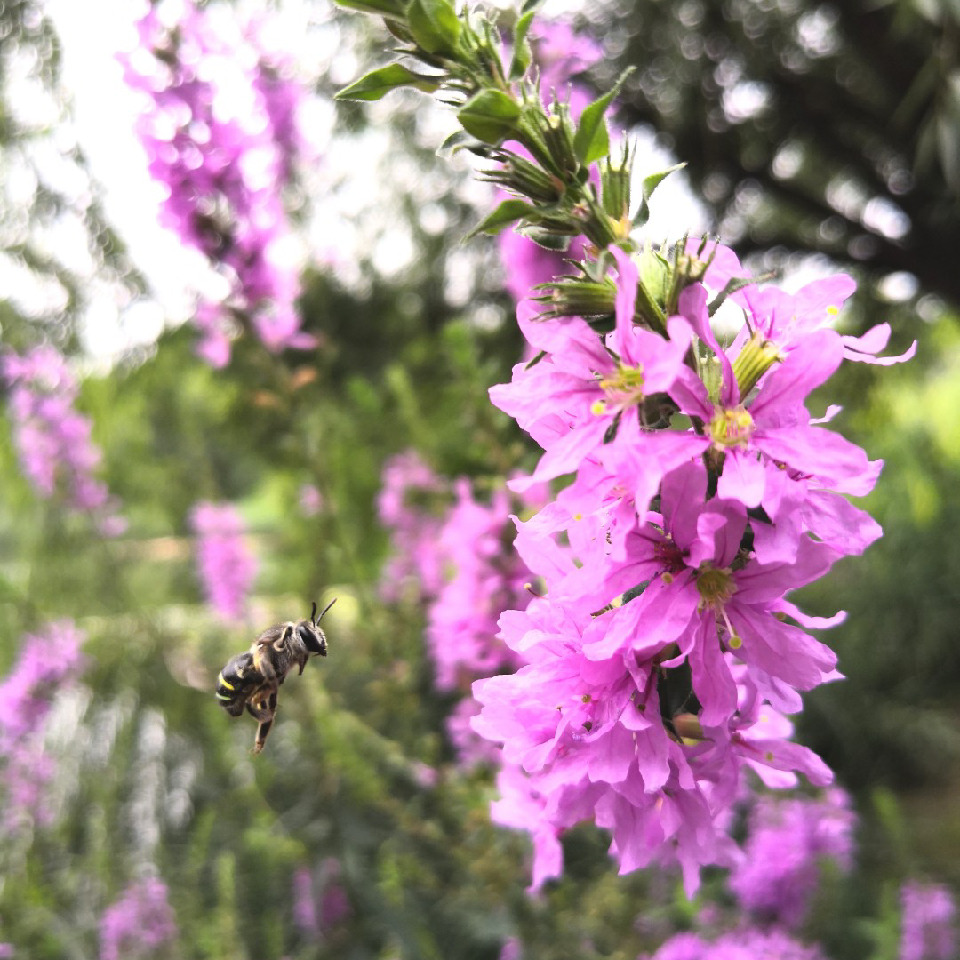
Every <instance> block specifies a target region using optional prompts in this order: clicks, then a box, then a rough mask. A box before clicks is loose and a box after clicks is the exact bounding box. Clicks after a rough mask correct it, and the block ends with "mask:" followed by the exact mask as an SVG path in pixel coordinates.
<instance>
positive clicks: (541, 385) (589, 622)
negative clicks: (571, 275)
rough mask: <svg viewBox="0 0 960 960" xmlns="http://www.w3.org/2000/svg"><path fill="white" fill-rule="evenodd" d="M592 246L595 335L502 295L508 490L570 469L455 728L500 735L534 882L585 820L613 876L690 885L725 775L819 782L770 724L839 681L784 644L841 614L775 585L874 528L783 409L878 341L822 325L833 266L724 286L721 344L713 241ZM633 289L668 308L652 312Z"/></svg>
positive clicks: (728, 845)
mask: <svg viewBox="0 0 960 960" xmlns="http://www.w3.org/2000/svg"><path fill="white" fill-rule="evenodd" d="M605 256H607V255H605ZM609 256H610V264H611V267H612V268H613V269H614V270H615V280H613V281H611V282H612V284H613V289H614V291H615V293H614V308H615V325H614V329H613V330H612V331H611V332H609V333H598V332H596V330H595V329H594V328H593V327H592V326H591V325H590V324H588V323H587V322H586V321H584V320H583V319H580V318H579V317H570V316H564V317H556V318H543V317H539V316H537V313H536V304H532V303H530V302H524V303H522V304H521V305H520V307H519V310H518V319H519V322H520V325H521V328H522V331H523V333H524V336H525V337H526V339H527V341H528V343H529V345H530V348H531V352H532V354H534V355H535V360H534V361H533V362H530V363H521V364H518V365H517V366H516V367H515V368H514V375H513V380H512V382H511V383H509V384H505V385H500V386H497V387H494V388H493V389H492V390H491V397H492V399H493V402H494V403H495V404H496V405H497V406H498V407H500V408H501V409H503V410H504V411H506V412H507V413H509V414H510V415H511V416H513V417H514V418H515V419H516V420H517V422H518V423H519V425H520V426H521V427H522V428H523V429H524V430H526V431H527V432H528V433H529V434H530V435H531V436H532V437H533V438H534V440H536V441H537V443H538V444H539V445H540V446H541V447H542V448H543V450H544V453H543V455H542V457H541V458H540V461H539V464H538V465H537V467H536V469H535V470H534V472H533V474H532V475H530V476H529V477H524V478H520V479H515V480H514V481H512V482H511V486H512V488H513V489H514V490H517V491H523V490H525V489H528V488H529V487H531V486H533V485H535V484H538V483H543V482H546V481H550V480H554V479H556V478H559V477H561V476H565V475H568V474H572V475H573V478H572V481H571V482H570V483H569V485H568V486H566V487H565V488H564V489H563V490H562V491H561V492H560V493H559V495H558V496H557V497H556V498H555V500H554V501H552V502H551V503H549V504H547V505H546V506H545V507H544V508H543V509H542V510H541V511H540V512H539V513H538V514H537V515H536V516H535V517H534V518H532V519H531V520H529V521H527V522H525V523H522V524H520V525H519V528H520V530H519V534H518V537H517V548H518V550H519V552H520V555H521V557H522V558H523V560H524V561H525V562H526V564H527V566H528V567H529V568H530V569H531V570H532V571H534V572H535V573H537V574H539V575H540V576H541V577H542V578H543V580H544V581H545V583H546V586H547V593H546V595H545V596H543V597H541V598H537V599H535V600H533V601H532V602H531V603H530V604H529V605H528V606H526V608H525V609H524V610H512V611H507V612H505V613H504V614H503V616H502V617H501V619H500V627H501V637H502V638H503V640H504V641H505V642H506V643H507V645H508V646H509V647H510V648H511V650H513V651H514V653H515V654H516V655H517V657H519V658H521V660H522V661H523V665H522V666H521V667H520V668H519V669H518V670H517V671H516V672H515V673H514V674H512V675H509V676H498V677H491V678H488V679H484V680H480V681H478V682H477V683H475V684H474V688H473V690H474V695H475V697H476V699H477V700H478V701H479V702H480V704H481V705H482V710H481V713H480V715H479V716H478V717H477V718H475V719H474V721H473V724H474V729H475V730H476V731H477V732H478V733H480V734H481V735H482V736H484V737H486V738H487V739H489V740H491V741H493V742H495V743H500V744H502V745H503V747H502V762H503V764H504V767H505V773H504V774H503V775H502V776H501V778H500V785H501V790H502V798H501V800H500V801H499V802H498V804H497V806H496V807H495V813H496V814H497V815H498V818H499V819H500V821H501V822H515V823H522V822H523V816H522V815H521V812H525V813H529V812H530V811H531V810H533V809H536V810H538V811H539V814H538V816H537V818H536V822H537V826H536V827H535V828H532V829H533V835H534V876H535V878H536V881H535V884H534V886H537V885H538V883H539V882H542V880H543V879H545V878H546V877H548V876H551V875H555V874H556V873H559V872H560V868H561V864H560V860H559V853H558V851H559V847H558V840H557V837H558V836H559V834H560V833H562V831H564V830H565V829H567V828H569V827H571V826H573V825H574V824H576V823H578V822H580V821H582V820H584V819H593V820H594V821H595V822H596V823H597V825H599V826H601V827H605V828H607V829H609V830H610V831H611V834H612V845H611V853H612V854H613V856H614V857H615V858H616V860H617V861H618V863H619V868H620V871H621V872H627V871H630V870H633V869H636V868H638V867H642V866H645V865H647V864H650V863H652V862H664V861H666V862H671V861H676V862H679V863H680V865H681V866H682V868H683V871H684V879H685V885H686V888H687V890H688V891H692V890H693V889H695V888H696V886H697V884H698V881H699V867H700V866H701V865H702V864H707V863H718V864H731V865H732V864H733V863H735V862H736V860H737V858H738V851H737V849H736V847H735V845H734V844H733V843H732V841H731V840H730V838H729V835H728V833H727V826H728V823H729V819H730V811H731V808H732V805H733V803H734V802H735V801H736V799H737V797H738V795H739V793H740V790H741V783H742V775H743V772H744V770H745V769H747V768H749V769H752V770H754V771H755V772H756V773H757V774H758V775H759V776H760V778H761V780H762V781H763V782H764V783H766V784H767V785H769V786H792V785H793V784H794V783H795V782H796V775H797V773H803V774H804V775H805V776H806V778H807V779H808V780H809V781H810V782H811V783H813V784H814V785H817V786H824V785H827V784H828V783H830V782H831V779H832V774H831V772H830V771H829V769H828V768H827V767H826V766H825V765H824V764H823V762H822V761H821V760H820V759H819V758H818V757H817V756H816V755H815V754H813V753H812V752H811V751H809V750H807V749H806V748H804V747H801V746H799V745H797V744H795V743H792V742H791V741H790V739H789V738H790V735H791V732H792V729H791V725H790V723H789V722H788V720H787V715H789V714H792V713H796V712H797V711H798V710H799V709H800V708H801V705H802V701H801V697H800V694H801V693H802V692H803V691H807V690H810V689H812V688H813V687H816V686H817V685H819V684H821V683H824V682H827V681H830V680H833V679H836V678H837V677H839V674H838V673H837V670H836V657H835V655H834V653H833V651H831V650H830V649H829V648H828V647H826V646H825V645H824V644H822V643H821V642H820V641H818V640H816V639H814V637H812V636H811V635H810V634H809V633H808V632H807V630H808V628H812V627H813V628H816V627H827V626H832V625H833V624H835V623H837V622H839V620H840V619H841V617H842V614H841V615H837V616H836V617H833V618H829V619H825V618H813V617H809V616H807V615H805V614H804V613H802V612H801V611H800V610H799V609H798V608H797V607H796V606H795V605H794V604H792V603H791V602H790V601H789V600H787V599H786V594H787V593H789V592H790V591H792V590H794V589H796V588H798V587H801V586H803V585H805V584H808V583H810V582H811V581H813V580H815V579H817V578H819V577H821V576H822V575H823V574H825V573H826V572H827V571H828V570H829V569H830V568H831V566H832V565H833V564H834V562H835V561H836V560H837V559H839V558H840V557H842V556H845V555H849V554H859V553H861V552H862V551H863V550H864V549H865V548H866V547H867V546H868V545H869V544H870V543H871V542H872V541H873V540H875V539H876V538H877V537H878V536H879V535H880V528H879V526H878V525H877V524H876V523H875V522H874V521H873V520H872V519H871V518H870V517H869V516H868V515H867V514H865V513H864V512H863V511H862V510H860V509H858V508H857V507H855V506H853V505H852V504H850V503H849V502H848V500H847V499H846V497H845V495H846V494H853V495H857V496H860V495H863V494H865V493H867V492H868V491H869V490H870V489H871V488H872V487H873V485H874V482H875V480H876V478H877V475H878V473H879V469H880V466H881V464H880V463H877V462H871V461H869V460H868V459H867V457H866V455H865V454H864V452H863V451H862V450H861V449H860V448H858V447H856V446H855V445H853V444H852V443H850V442H848V441H847V440H845V439H843V438H842V437H840V436H839V435H838V434H836V433H834V432H832V431H830V430H828V429H826V428H825V427H824V426H823V425H822V423H823V421H817V420H814V419H813V418H812V417H811V415H810V413H809V412H808V410H807V408H806V405H805V402H806V400H807V398H808V395H809V394H810V392H811V391H812V390H813V389H814V388H816V387H818V386H820V385H821V384H823V383H824V382H825V381H826V380H827V379H828V378H829V377H830V375H831V374H832V373H833V372H834V371H835V370H836V369H837V368H838V366H839V365H840V363H841V362H842V360H843V359H844V358H845V357H847V358H849V359H854V360H864V361H868V362H889V359H884V360H881V361H878V360H877V358H876V356H875V354H876V353H877V351H878V350H879V349H881V348H882V347H883V346H884V345H885V343H886V340H887V337H888V336H889V328H887V329H882V328H875V329H874V330H873V331H871V332H870V333H868V334H867V335H865V336H864V337H862V338H853V337H847V336H843V335H841V334H840V333H839V332H837V331H836V329H835V328H834V325H833V321H834V317H835V316H836V314H837V313H838V311H839V309H840V307H841V306H842V304H843V302H844V301H845V300H846V299H847V297H848V296H849V295H850V293H851V292H852V290H853V288H854V284H853V281H852V280H850V278H848V277H846V276H837V277H832V278H828V279H826V280H823V281H817V282H815V283H812V284H809V285H808V286H806V287H804V288H803V289H801V290H800V291H798V292H797V293H796V294H793V295H791V294H788V293H786V292H784V291H782V290H779V289H776V288H757V289H752V288H748V289H747V290H743V289H741V290H740V291H739V292H738V293H736V292H735V293H732V294H731V297H730V299H732V300H733V301H734V302H735V303H736V304H738V305H739V307H740V309H741V310H742V311H743V314H744V316H745V323H744V326H743V328H742V330H741V331H740V332H739V333H738V334H737V335H736V336H735V337H734V339H733V341H732V343H731V344H729V345H728V346H721V344H720V343H719V341H718V339H717V336H716V334H715V332H714V330H713V326H712V324H711V319H712V314H713V312H714V306H713V305H714V304H715V303H716V302H717V301H716V299H715V298H714V299H712V298H711V295H712V294H713V293H716V292H718V291H724V290H725V289H726V291H727V293H729V292H730V291H731V290H733V289H734V288H735V287H736V285H737V284H736V283H734V284H733V285H731V286H728V283H730V281H736V280H737V279H738V278H742V277H743V276H744V271H743V269H742V268H741V266H740V264H739V261H738V260H737V258H736V257H735V255H734V254H733V253H732V251H730V250H728V249H726V248H724V247H721V246H719V245H718V246H716V247H715V248H714V249H712V250H709V251H707V250H705V249H704V248H703V247H702V246H697V245H696V244H689V245H688V246H687V247H686V248H684V249H680V250H677V251H674V253H673V260H672V262H671V261H669V260H667V259H666V258H665V257H662V256H661V255H660V254H658V253H656V252H653V251H650V250H648V251H646V252H644V254H643V255H642V256H640V257H636V258H635V257H632V256H630V255H629V254H627V253H626V252H624V251H623V250H620V249H618V248H612V249H611V251H610V255H609ZM652 286H659V287H660V289H662V290H663V291H666V293H665V294H664V295H663V297H662V299H663V302H665V303H668V304H669V303H670V302H671V301H672V302H673V303H675V305H676V306H675V309H672V310H669V311H662V310H661V311H660V312H659V313H658V309H653V307H652V306H651V304H654V306H655V298H654V297H652V296H651V293H650V289H651V287H652ZM671 291H672V292H671ZM721 299H722V297H721ZM901 359H903V358H901ZM527 823H529V820H528V821H527Z"/></svg>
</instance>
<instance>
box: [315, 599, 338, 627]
mask: <svg viewBox="0 0 960 960" xmlns="http://www.w3.org/2000/svg"><path fill="white" fill-rule="evenodd" d="M336 602H337V598H336V597H334V598H333V599H332V600H331V601H330V602H329V603H328V604H327V605H326V606H325V607H324V608H323V610H322V611H321V613H320V616H319V617H317V618H316V619H314V621H313V625H314V626H316V625H317V624H318V623H319V622H320V621H321V620H322V619H323V615H324V614H325V613H326V612H327V611H328V610H329V609H330V608H331V607H332V606H333V605H334V604H335V603H336ZM313 612H314V613H316V612H317V605H316V603H314V605H313Z"/></svg>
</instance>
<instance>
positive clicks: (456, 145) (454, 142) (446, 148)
mask: <svg viewBox="0 0 960 960" xmlns="http://www.w3.org/2000/svg"><path fill="white" fill-rule="evenodd" d="M473 142H474V141H473V140H472V139H471V138H470V135H469V134H468V133H467V132H466V131H465V130H454V131H453V133H451V134H450V136H448V137H446V138H445V139H444V141H443V143H441V144H440V146H439V147H437V156H438V157H452V156H453V155H454V154H455V153H457V151H459V150H462V149H464V147H466V146H467V144H469V143H473Z"/></svg>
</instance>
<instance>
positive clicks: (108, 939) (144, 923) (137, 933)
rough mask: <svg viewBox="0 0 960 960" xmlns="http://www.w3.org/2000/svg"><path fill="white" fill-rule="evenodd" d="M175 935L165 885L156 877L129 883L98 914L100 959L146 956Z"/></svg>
mask: <svg viewBox="0 0 960 960" xmlns="http://www.w3.org/2000/svg"><path fill="white" fill-rule="evenodd" d="M176 937H177V923H176V918H175V916H174V913H173V909H172V908H171V906H170V904H169V902H168V900H167V886H166V884H165V883H164V882H163V881H162V880H159V879H158V878H156V877H147V878H146V879H144V880H138V881H136V882H134V883H132V884H131V885H130V886H129V887H128V888H127V889H126V890H125V891H124V893H123V895H122V896H121V897H120V899H119V900H117V901H116V902H115V903H112V904H111V905H110V906H109V907H107V909H106V910H104V912H103V916H102V917H101V918H100V960H149V958H150V957H154V956H157V954H158V951H159V950H160V949H161V948H162V947H164V946H166V945H167V944H169V943H172V942H173V941H174V940H175V939H176Z"/></svg>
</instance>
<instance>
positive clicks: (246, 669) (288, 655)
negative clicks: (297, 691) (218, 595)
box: [217, 597, 337, 753]
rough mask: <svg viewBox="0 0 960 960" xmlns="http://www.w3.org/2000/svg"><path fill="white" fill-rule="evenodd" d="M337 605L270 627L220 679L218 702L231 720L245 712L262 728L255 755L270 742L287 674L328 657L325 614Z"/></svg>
mask: <svg viewBox="0 0 960 960" xmlns="http://www.w3.org/2000/svg"><path fill="white" fill-rule="evenodd" d="M336 602H337V600H336V597H334V599H333V600H331V601H330V602H329V603H328V604H327V605H326V607H324V609H323V611H322V612H321V613H320V616H319V617H318V616H317V605H316V603H314V605H313V610H312V611H311V613H310V618H309V619H307V620H299V621H297V622H293V621H292V620H288V621H287V622H286V623H278V624H276V625H275V626H272V627H269V628H268V629H266V630H264V631H263V633H261V634H260V636H259V637H257V639H256V640H254V641H253V643H252V644H251V645H250V649H249V650H245V651H244V652H243V653H238V654H237V655H236V656H235V657H231V658H230V659H229V660H228V661H227V662H226V664H225V665H224V668H223V669H222V670H221V671H220V676H219V677H218V678H217V699H218V700H219V701H220V706H222V707H223V708H224V710H226V711H227V713H229V714H230V716H231V717H239V716H240V715H241V714H242V713H243V711H244V710H246V711H247V712H248V713H249V714H250V715H251V716H253V717H254V718H255V719H256V720H257V722H258V724H259V726H258V727H257V736H256V739H255V740H254V742H253V752H254V753H259V752H260V751H261V750H262V749H263V746H264V744H265V743H266V742H267V736H268V734H269V733H270V728H271V727H272V726H273V721H274V718H275V717H276V715H277V691H278V689H279V687H280V684H282V683H283V681H284V680H285V679H286V677H287V674H288V673H289V672H290V671H291V670H292V669H293V668H294V666H297V667H299V668H300V669H299V673H298V674H297V675H298V676H299V675H300V674H302V673H303V668H304V667H305V666H306V665H307V660H308V659H309V658H310V657H311V656H320V657H325V656H326V655H327V638H326V635H325V634H324V632H323V630H321V629H320V621H321V620H322V619H323V617H324V614H325V613H326V612H327V611H328V610H329V609H330V608H331V607H332V606H333V605H334V604H335V603H336Z"/></svg>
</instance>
